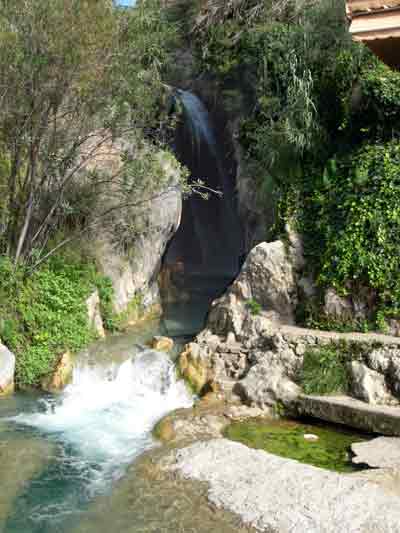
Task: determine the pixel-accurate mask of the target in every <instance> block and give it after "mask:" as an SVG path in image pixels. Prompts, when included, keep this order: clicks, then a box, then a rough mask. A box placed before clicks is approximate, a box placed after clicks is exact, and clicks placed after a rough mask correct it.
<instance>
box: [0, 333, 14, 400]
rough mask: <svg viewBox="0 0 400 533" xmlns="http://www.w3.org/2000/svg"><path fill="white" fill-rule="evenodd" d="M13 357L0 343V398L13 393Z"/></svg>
mask: <svg viewBox="0 0 400 533" xmlns="http://www.w3.org/2000/svg"><path fill="white" fill-rule="evenodd" d="M14 372H15V355H14V354H13V353H12V352H10V350H9V349H8V348H7V347H6V346H4V344H2V343H1V341H0V396H7V395H9V394H12V393H13V392H14Z"/></svg>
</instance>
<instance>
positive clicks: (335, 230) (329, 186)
mask: <svg viewBox="0 0 400 533" xmlns="http://www.w3.org/2000/svg"><path fill="white" fill-rule="evenodd" d="M315 183H316V185H318V187H316V188H315V190H314V191H313V193H312V194H311V196H310V197H309V198H306V201H305V203H304V207H303V218H302V220H303V233H304V234H305V236H306V249H307V253H308V255H309V257H310V258H311V259H312V262H313V264H314V266H315V267H316V271H317V273H318V274H319V275H318V282H319V284H321V285H322V286H331V287H334V288H335V289H336V290H337V291H338V292H339V293H342V294H346V293H348V292H350V291H356V290H357V287H369V288H371V290H373V291H374V293H375V294H376V306H377V308H376V311H379V310H380V311H385V312H386V313H387V314H388V315H391V316H395V315H397V314H399V313H400V255H399V253H398V250H399V249H400V204H399V197H400V196H399V195H400V143H399V142H398V141H397V140H393V141H390V142H388V143H382V144H381V143H376V144H368V145H365V146H364V147H362V148H360V149H358V150H356V151H355V152H354V153H352V154H349V155H348V156H345V157H343V158H342V159H341V160H339V161H338V162H337V164H336V165H335V170H334V172H331V173H327V174H326V175H324V177H323V179H321V181H320V182H319V183H318V181H317V180H316V182H315Z"/></svg>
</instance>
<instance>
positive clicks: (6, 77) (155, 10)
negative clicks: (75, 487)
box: [0, 0, 175, 264]
mask: <svg viewBox="0 0 400 533" xmlns="http://www.w3.org/2000/svg"><path fill="white" fill-rule="evenodd" d="M174 36H175V29H174V27H173V25H172V24H170V23H169V22H168V21H167V19H166V17H165V16H163V13H162V10H161V7H160V2H159V1H158V0H150V1H149V2H146V3H142V5H141V6H140V7H138V8H137V9H133V10H119V9H117V8H115V7H114V6H113V2H112V0H20V1H19V2H15V1H13V0H0V79H1V82H0V153H1V154H2V164H0V187H2V188H3V190H4V191H5V193H6V197H5V199H4V200H2V203H1V204H0V209H1V212H0V223H1V226H0V228H2V229H0V246H1V248H0V252H1V251H2V253H7V254H8V255H10V256H11V257H13V260H14V262H15V264H18V263H19V262H21V261H27V262H31V263H37V261H38V260H39V261H40V260H41V258H43V257H46V256H47V255H48V253H49V250H48V247H49V243H50V242H51V240H52V239H54V236H55V234H56V233H57V232H58V231H59V230H60V228H61V227H62V226H64V229H65V225H66V224H68V221H70V220H71V218H72V217H74V218H75V220H76V221H77V222H78V226H79V225H80V224H81V227H79V228H77V229H78V230H80V231H81V230H82V225H84V224H86V223H87V221H88V217H87V216H86V213H87V211H88V209H93V202H95V200H96V197H97V195H98V193H99V187H100V186H101V187H102V190H103V191H104V187H105V186H106V184H107V185H108V190H109V191H112V193H113V194H114V195H115V197H120V198H121V205H125V204H126V203H130V205H133V204H134V203H135V202H137V203H138V204H140V203H141V201H142V200H143V199H144V198H143V195H145V191H144V190H141V189H140V190H139V191H138V195H136V197H135V189H134V186H135V183H136V184H138V182H137V180H136V177H135V176H132V172H130V171H129V170H127V167H128V166H129V165H130V164H132V163H133V162H135V164H136V161H135V158H136V157H137V153H138V152H140V150H137V151H136V152H135V151H134V150H133V147H134V146H136V147H139V146H141V141H142V139H143V135H146V134H149V133H151V134H152V136H153V139H152V140H153V141H154V136H156V135H157V131H159V129H160V127H159V122H160V113H161V109H162V98H163V94H164V93H165V87H164V86H163V84H162V73H163V71H164V69H165V68H166V65H167V63H168V59H169V58H168V52H167V49H168V42H169V40H170V39H173V38H174ZM163 42H164V43H165V46H164V47H163V46H162V43H163ZM121 139H124V142H123V143H121V142H119V141H118V140H121ZM115 144H117V145H119V146H123V154H122V159H121V160H122V162H123V164H122V165H118V168H116V169H114V170H113V171H112V172H110V173H109V174H108V176H107V177H106V176H104V175H103V174H101V173H99V172H98V171H97V169H96V165H95V164H94V163H93V161H96V160H97V161H98V156H99V153H102V154H103V156H105V154H106V151H107V150H109V149H110V146H115ZM123 175H124V178H123V179H122V176H123ZM154 179H155V180H156V181H157V180H158V179H159V176H157V175H155V176H154ZM127 180H128V181H129V180H130V186H129V187H127V185H126V184H127ZM161 181H162V180H161ZM122 184H123V187H122ZM153 185H154V184H153ZM164 185H165V184H164ZM156 189H157V187H154V186H152V187H149V192H150V193H151V194H154V192H155V190H156ZM77 191H78V192H77ZM79 191H81V193H82V194H81V193H80V192H79ZM122 192H123V193H124V194H125V196H124V197H123V198H122V197H121V194H122ZM128 193H129V198H128V196H127V195H128ZM139 195H142V197H139ZM77 199H80V201H77ZM113 209H116V205H115V203H114V204H113ZM82 210H83V211H82ZM106 212H107V209H105V210H104V212H101V210H97V213H98V215H99V217H104V216H105V215H106ZM91 223H93V219H92V220H91ZM83 229H84V228H83ZM57 246H58V244H57Z"/></svg>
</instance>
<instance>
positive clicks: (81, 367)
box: [15, 349, 192, 468]
mask: <svg viewBox="0 0 400 533" xmlns="http://www.w3.org/2000/svg"><path fill="white" fill-rule="evenodd" d="M41 404H42V405H41V411H42V412H36V413H33V414H21V415H18V416H17V417H16V418H15V421H16V422H18V423H21V424H25V425H29V426H34V427H36V428H39V429H41V430H42V431H45V432H47V433H53V434H57V435H58V436H59V437H60V438H61V440H63V441H67V442H68V443H69V444H72V445H73V446H74V447H75V448H76V450H78V452H79V454H80V455H82V456H84V457H87V458H90V459H98V458H101V459H102V460H104V461H105V462H106V463H107V462H108V463H109V466H110V467H111V468H112V467H113V464H114V463H118V464H121V462H122V463H123V462H124V459H126V460H127V461H131V459H132V457H134V456H135V455H137V454H138V453H140V452H142V451H143V449H144V448H146V447H147V446H149V445H151V443H152V438H151V434H150V432H151V429H152V427H153V426H154V424H155V423H156V422H157V421H158V420H159V419H160V418H161V417H162V416H164V415H165V414H166V413H168V412H170V411H171V410H173V409H176V408H178V407H189V406H190V405H191V404H192V399H191V396H190V395H189V393H188V391H187V389H186V386H185V384H184V382H183V381H181V380H178V379H177V377H176V371H175V366H174V364H173V363H172V361H171V360H170V358H169V357H168V356H167V355H166V354H165V353H163V352H156V351H154V350H147V349H146V350H144V351H143V352H142V353H140V354H139V355H138V356H136V357H135V358H129V359H127V360H126V361H124V362H122V363H119V364H117V363H110V364H108V365H107V364H103V365H101V366H96V365H93V364H90V362H87V361H85V359H83V360H81V361H79V362H78V363H77V365H76V367H75V368H74V373H73V381H72V383H71V385H69V386H68V387H67V388H66V389H65V391H64V393H63V394H62V395H61V397H60V398H57V397H54V396H51V397H49V398H46V399H42V400H41Z"/></svg>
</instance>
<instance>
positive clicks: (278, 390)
mask: <svg viewBox="0 0 400 533" xmlns="http://www.w3.org/2000/svg"><path fill="white" fill-rule="evenodd" d="M234 392H236V394H238V395H239V396H240V397H241V398H242V399H243V400H244V401H245V402H246V403H248V404H250V405H258V406H260V407H265V406H273V405H275V404H276V403H278V402H280V403H282V404H283V405H284V406H285V407H290V406H291V405H292V404H293V402H294V401H295V400H296V399H297V398H298V396H299V394H300V392H301V391H300V388H299V387H298V386H297V385H296V383H294V382H293V381H291V380H290V379H289V378H288V377H287V376H286V375H285V374H284V373H283V371H282V369H281V368H280V367H274V366H270V365H268V364H266V363H264V364H257V365H255V366H253V367H252V368H251V369H250V370H249V372H248V374H247V376H246V377H245V378H244V379H242V380H240V381H238V382H237V384H236V386H235V389H234Z"/></svg>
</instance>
